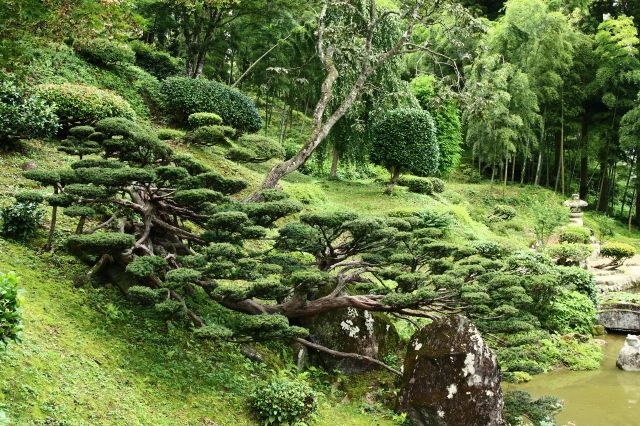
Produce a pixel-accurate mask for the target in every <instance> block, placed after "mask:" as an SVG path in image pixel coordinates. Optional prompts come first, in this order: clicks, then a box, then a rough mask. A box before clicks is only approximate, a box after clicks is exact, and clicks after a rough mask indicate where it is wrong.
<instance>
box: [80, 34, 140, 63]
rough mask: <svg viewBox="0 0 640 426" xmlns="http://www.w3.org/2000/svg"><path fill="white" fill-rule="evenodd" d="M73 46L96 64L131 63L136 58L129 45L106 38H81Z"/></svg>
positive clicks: (86, 58) (81, 54)
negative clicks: (81, 39)
mask: <svg viewBox="0 0 640 426" xmlns="http://www.w3.org/2000/svg"><path fill="white" fill-rule="evenodd" d="M73 47H74V48H75V50H76V52H77V53H78V55H80V56H82V57H83V58H84V59H85V60H87V61H88V62H90V63H92V64H94V65H98V66H111V65H116V64H133V63H134V62H135V60H136V54H135V53H134V51H133V49H131V48H130V47H129V46H127V45H126V44H124V43H118V42H115V41H112V40H109V39H106V38H92V39H88V40H83V41H81V42H76V44H75V45H74V46H73Z"/></svg>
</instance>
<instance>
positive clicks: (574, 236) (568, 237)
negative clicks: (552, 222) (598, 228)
mask: <svg viewBox="0 0 640 426" xmlns="http://www.w3.org/2000/svg"><path fill="white" fill-rule="evenodd" d="M590 239H591V230H590V229H589V228H585V227H583V226H568V227H567V228H565V229H564V230H562V232H560V242H562V243H576V244H587V243H588V242H589V240H590Z"/></svg>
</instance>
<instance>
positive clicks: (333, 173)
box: [329, 145, 340, 179]
mask: <svg viewBox="0 0 640 426" xmlns="http://www.w3.org/2000/svg"><path fill="white" fill-rule="evenodd" d="M339 161H340V152H339V151H338V147H337V146H335V145H334V146H333V152H332V153H331V170H330V171H329V177H330V178H331V179H335V178H336V177H338V162H339Z"/></svg>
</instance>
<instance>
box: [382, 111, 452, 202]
mask: <svg viewBox="0 0 640 426" xmlns="http://www.w3.org/2000/svg"><path fill="white" fill-rule="evenodd" d="M371 140H372V150H371V160H372V161H373V162H374V163H375V164H379V165H381V166H384V167H386V168H387V169H388V170H389V172H390V173H391V181H390V184H389V188H388V189H387V192H391V191H392V190H393V186H394V185H395V184H396V183H397V181H398V178H399V176H400V174H401V173H412V174H415V175H418V176H427V175H430V174H434V173H436V171H437V170H438V161H439V157H440V151H439V148H438V143H437V140H436V128H435V124H434V122H433V118H431V114H429V113H428V112H427V111H423V110H421V109H411V108H401V109H395V110H391V111H389V112H386V113H384V114H382V115H381V116H380V117H378V118H377V119H376V120H374V122H373V125H372V126H371ZM432 186H433V185H432Z"/></svg>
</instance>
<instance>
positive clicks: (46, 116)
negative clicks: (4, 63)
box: [0, 77, 58, 149]
mask: <svg viewBox="0 0 640 426" xmlns="http://www.w3.org/2000/svg"><path fill="white" fill-rule="evenodd" d="M57 130H58V117H57V116H56V114H55V113H54V107H53V106H52V105H50V104H48V103H47V102H45V100H44V99H42V98H40V97H39V96H37V95H31V94H29V93H27V91H26V90H25V88H23V87H21V86H20V85H19V84H18V83H16V82H15V81H13V80H11V79H9V78H7V77H2V78H0V149H10V148H14V146H15V141H16V140H19V139H26V138H35V137H48V136H52V135H53V134H55V132H56V131H57Z"/></svg>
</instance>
